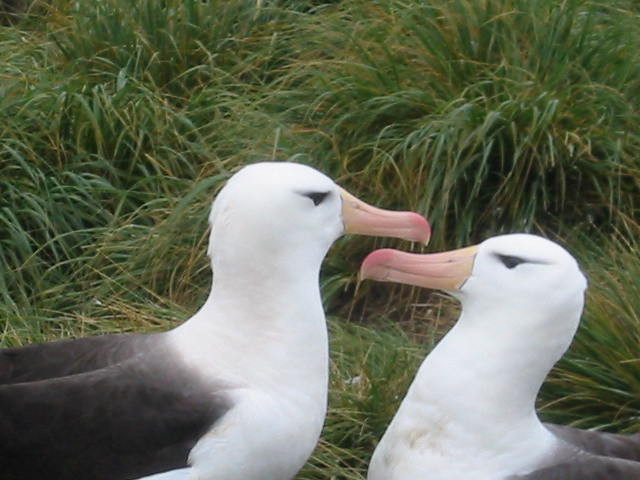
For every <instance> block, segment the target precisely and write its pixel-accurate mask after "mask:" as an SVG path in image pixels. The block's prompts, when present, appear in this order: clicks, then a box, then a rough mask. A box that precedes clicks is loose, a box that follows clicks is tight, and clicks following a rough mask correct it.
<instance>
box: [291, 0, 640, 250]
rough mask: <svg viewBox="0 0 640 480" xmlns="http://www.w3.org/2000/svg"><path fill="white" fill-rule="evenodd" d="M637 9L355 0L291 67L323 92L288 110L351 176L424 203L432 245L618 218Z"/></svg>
mask: <svg viewBox="0 0 640 480" xmlns="http://www.w3.org/2000/svg"><path fill="white" fill-rule="evenodd" d="M637 15H638V12H637V11H636V10H626V11H622V10H620V9H617V8H613V7H612V6H611V5H610V4H604V3H600V2H581V1H568V2H562V3H560V4H558V3H557V2H545V1H540V2H527V1H518V0H487V1H482V2H465V1H455V2H449V1H434V2H406V1H391V2H387V1H385V2H350V3H349V4H348V5H343V7H342V9H341V10H340V11H338V12H337V13H335V16H334V17H333V22H332V23H330V24H329V28H330V29H331V34H332V37H331V38H332V40H335V47H334V48H329V49H328V50H327V49H326V45H325V43H326V38H327V36H328V34H327V33H326V28H327V27H326V24H325V23H324V22H323V23H322V24H318V27H317V36H316V37H315V39H316V43H315V45H314V46H313V47H311V48H312V49H313V48H314V47H315V49H316V50H315V51H314V50H312V51H314V52H315V55H313V54H312V53H309V54H308V55H309V57H312V58H310V59H309V60H308V61H307V62H306V63H303V62H300V63H297V64H295V65H294V67H295V70H294V72H293V73H292V79H289V80H290V81H292V82H293V81H298V82H299V81H303V80H304V81H306V82H309V83H311V84H312V85H313V86H315V89H313V90H312V89H309V90H308V92H311V91H320V92H322V94H321V95H313V97H304V93H305V92H306V91H307V90H305V91H303V92H301V95H302V96H303V98H304V99H303V100H300V98H299V97H294V98H295V100H296V105H294V106H293V107H292V108H293V109H294V110H296V111H297V112H299V115H300V122H301V123H302V124H303V125H307V126H309V127H310V128H314V129H317V130H320V131H321V132H322V134H323V136H324V138H326V139H328V140H327V141H325V142H324V143H323V147H324V149H325V150H326V151H331V152H334V153H337V154H338V155H339V156H340V157H341V159H342V165H341V167H342V168H343V169H344V170H346V171H347V172H350V174H351V175H352V176H353V182H354V183H355V184H356V185H357V186H358V189H359V190H361V191H365V192H368V194H370V195H371V197H372V198H382V199H387V198H388V199H389V200H390V201H391V202H393V203H398V201H399V200H400V199H401V200H400V202H399V203H400V204H402V205H405V206H406V205H409V206H410V207H412V208H417V209H419V210H421V211H424V212H427V213H428V214H429V216H430V218H431V219H432V220H433V223H434V225H435V227H436V228H435V231H434V234H435V238H434V241H435V243H436V245H445V244H447V245H450V244H451V243H452V239H453V241H454V242H459V243H466V242H467V241H470V240H477V239H479V238H484V236H485V235H487V234H488V233H490V232H496V231H509V230H513V229H514V228H516V229H518V230H531V229H533V228H534V227H538V226H540V225H542V226H544V227H547V228H553V229H556V228H560V227H562V226H564V225H576V224H578V223H580V222H583V221H584V220H585V219H586V218H587V217H588V216H591V217H595V218H596V219H598V220H599V221H600V220H601V221H617V220H616V218H615V211H616V209H623V210H625V211H627V212H635V211H637V199H636V197H637V195H636V193H637V188H638V184H637V178H636V175H637V166H638V163H637V158H638V153H639V152H638V148H639V146H640V142H639V140H640V137H638V136H637V135H636V133H634V132H635V130H636V129H635V128H634V124H636V123H637V120H638V110H637V108H636V106H637V99H638V98H637V92H638V85H639V84H638V78H640V77H639V76H638V66H639V62H638V59H639V57H638V51H639V50H638V46H639V44H638V40H639V39H640V35H639V33H640V30H639V29H638V28H637V18H638V16H637ZM356 19H359V20H356ZM634 23H635V25H634ZM336 39H337V40H336ZM390 185H393V187H392V188H389V187H390Z"/></svg>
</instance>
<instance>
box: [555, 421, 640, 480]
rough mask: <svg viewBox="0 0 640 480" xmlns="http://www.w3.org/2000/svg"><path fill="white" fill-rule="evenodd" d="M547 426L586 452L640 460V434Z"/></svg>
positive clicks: (558, 435)
mask: <svg viewBox="0 0 640 480" xmlns="http://www.w3.org/2000/svg"><path fill="white" fill-rule="evenodd" d="M545 426H546V427H547V428H548V429H549V430H550V431H551V432H552V433H553V434H554V435H556V436H557V437H559V438H561V439H562V440H564V441H565V442H568V443H570V444H572V445H575V446H576V447H578V448H580V449H581V450H584V451H585V452H589V453H592V454H594V455H602V456H605V457H616V458H626V459H628V460H635V461H640V434H634V435H621V434H616V433H607V432H593V431H589V430H580V429H578V428H572V427H565V426H562V425H554V424H550V423H545ZM639 478H640V477H639Z"/></svg>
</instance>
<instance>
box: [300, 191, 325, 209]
mask: <svg viewBox="0 0 640 480" xmlns="http://www.w3.org/2000/svg"><path fill="white" fill-rule="evenodd" d="M303 195H304V196H305V197H308V198H310V199H311V201H312V202H313V204H314V205H315V206H316V207H317V206H318V205H320V204H321V203H322V202H323V201H324V199H325V198H327V196H328V195H329V192H308V193H303Z"/></svg>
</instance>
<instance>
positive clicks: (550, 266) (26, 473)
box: [0, 163, 640, 480]
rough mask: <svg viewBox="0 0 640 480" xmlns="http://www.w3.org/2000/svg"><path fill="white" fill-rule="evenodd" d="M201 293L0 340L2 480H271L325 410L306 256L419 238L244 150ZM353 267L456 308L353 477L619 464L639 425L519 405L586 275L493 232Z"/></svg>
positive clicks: (378, 254) (610, 470)
mask: <svg viewBox="0 0 640 480" xmlns="http://www.w3.org/2000/svg"><path fill="white" fill-rule="evenodd" d="M210 223H211V227H212V232H211V238H210V244H209V255H210V257H211V262H212V267H213V271H214V277H213V284H212V288H211V292H210V295H209V297H208V299H207V300H206V302H205V304H204V305H203V306H202V308H201V309H200V310H199V311H198V312H197V313H196V314H195V315H194V316H193V317H191V318H190V319H189V320H188V321H187V322H185V323H184V324H182V325H180V326H179V327H177V328H175V329H173V330H171V331H168V332H163V333H156V334H147V335H143V334H140V335H106V336H95V337H88V338H82V339H78V340H70V341H59V342H51V343H44V344H33V345H28V346H25V347H20V348H9V349H4V350H0V477H1V478H2V479H4V480H14V479H20V480H31V479H39V480H40V479H44V478H46V479H53V480H66V479H73V480H77V479H92V480H130V479H131V480H133V479H136V480H137V479H147V480H150V479H154V480H183V479H193V480H195V479H198V480H288V479H291V478H293V477H294V476H295V474H296V472H297V471H298V470H299V469H300V468H301V467H302V466H303V464H304V463H305V461H306V460H307V459H308V457H309V456H310V454H311V452H312V450H313V449H314V447H315V445H316V442H317V440H318V438H319V436H320V432H321V429H322V425H323V422H324V418H325V413H326V408H327V386H328V355H329V352H328V342H327V330H326V325H325V317H324V312H323V308H322V304H321V299H320V293H319V288H318V275H319V271H320V265H321V262H322V260H323V258H324V256H325V254H326V252H327V251H328V249H329V247H330V246H331V244H332V243H333V242H334V241H335V240H336V239H337V238H338V237H339V236H341V235H342V234H343V233H357V234H366V235H379V236H392V237H399V238H403V239H406V240H410V241H419V242H423V243H426V242H427V240H428V238H429V234H430V227H429V224H428V223H427V221H426V220H425V219H424V218H422V217H421V216H420V215H418V214H415V213H410V212H390V211H386V210H381V209H377V208H375V207H372V206H370V205H367V204H365V203H363V202H361V201H360V200H358V199H356V198H355V197H353V196H352V195H350V194H349V193H347V192H346V191H344V190H342V189H341V188H340V187H338V186H337V185H336V184H335V183H334V182H333V181H331V180H330V179H329V178H327V177H326V176H325V175H323V174H321V173H320V172H318V171H316V170H314V169H312V168H310V167H307V166H304V165H299V164H291V163H259V164H254V165H250V166H247V167H245V168H243V169H242V170H240V171H239V172H238V173H237V174H236V175H234V176H233V177H232V178H231V179H230V180H229V182H228V183H227V185H226V186H225V187H224V189H223V190H222V191H221V192H220V194H219V195H218V197H217V199H216V200H215V201H214V203H213V207H212V211H211V216H210ZM361 276H362V277H363V278H370V279H375V280H380V281H394V282H401V283H408V284H412V285H418V286H423V287H429V288H437V289H441V290H443V291H446V292H449V293H450V294H452V295H454V296H455V297H457V298H458V299H459V300H460V301H461V302H462V305H463V313H462V316H461V317H460V319H459V320H458V322H457V324H456V325H455V327H454V328H453V329H452V330H451V331H450V332H449V334H448V335H447V336H446V337H445V338H444V339H443V340H442V341H441V342H440V344H439V345H438V346H437V347H436V348H435V349H434V350H433V351H432V352H431V354H430V355H429V356H428V357H427V359H426V360H425V361H424V363H423V364H422V366H421V367H420V370H419V371H418V373H417V376H416V378H415V380H414V382H413V384H412V385H411V388H410V389H409V392H408V393H407V396H406V397H405V399H404V401H403V402H402V404H401V406H400V409H399V410H398V412H397V414H396V416H395V418H394V419H393V421H392V422H391V424H390V425H389V428H388V430H387V432H386V433H385V435H384V436H383V438H382V440H381V441H380V444H379V445H378V447H377V449H376V451H375V452H374V455H373V458H372V461H371V466H370V470H369V479H370V480H416V479H425V480H428V479H446V480H503V479H505V480H506V479H522V480H551V479H563V480H577V479H580V480H595V479H597V480H620V479H625V480H629V479H632V478H640V436H622V435H613V434H605V433H597V432H587V431H581V430H576V429H572V428H569V427H560V426H555V425H544V424H542V423H541V422H540V421H539V420H538V417H537V415H536V412H535V409H534V401H535V397H536V394H537V392H538V389H539V387H540V385H541V383H542V381H543V380H544V378H545V376H546V374H547V373H548V371H549V370H550V368H551V367H552V366H553V364H554V363H555V362H556V361H557V360H558V359H559V358H560V356H561V355H562V354H563V352H564V351H565V350H566V349H567V347H568V345H569V343H570V341H571V339H572V337H573V335H574V332H575V330H576V328H577V325H578V322H579V318H580V314H581V311H582V306H583V297H584V290H585V288H586V281H585V279H584V277H583V275H582V274H581V273H580V270H579V268H578V266H577V264H576V262H575V260H574V259H573V258H572V257H571V256H570V255H569V254H568V253H567V252H566V251H565V250H564V249H562V248H561V247H559V246H558V245H556V244H554V243H552V242H550V241H547V240H544V239H542V238H540V237H535V236H531V235H506V236H501V237H495V238H492V239H489V240H487V241H485V242H483V243H481V244H480V245H478V246H475V247H469V248H467V249H461V250H455V251H452V252H445V253H439V254H430V255H418V254H408V253H403V252H399V251H395V250H388V249H387V250H378V251H375V252H373V253H371V254H370V255H369V256H368V257H367V258H366V259H365V260H364V262H363V264H362V268H361Z"/></svg>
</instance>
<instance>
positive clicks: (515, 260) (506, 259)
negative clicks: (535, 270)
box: [494, 253, 549, 270]
mask: <svg viewBox="0 0 640 480" xmlns="http://www.w3.org/2000/svg"><path fill="white" fill-rule="evenodd" d="M494 255H495V256H496V257H497V258H498V259H499V260H500V261H501V262H502V264H503V265H504V266H505V267H507V268H508V269H509V270H511V269H513V268H516V267H517V266H518V265H521V264H523V263H533V264H536V265H549V262H544V261H542V260H532V259H529V258H523V257H518V256H516V255H504V254H501V253H494Z"/></svg>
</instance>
